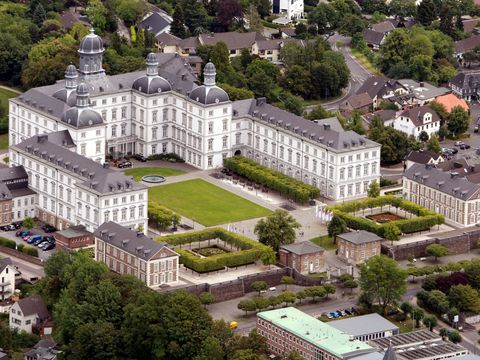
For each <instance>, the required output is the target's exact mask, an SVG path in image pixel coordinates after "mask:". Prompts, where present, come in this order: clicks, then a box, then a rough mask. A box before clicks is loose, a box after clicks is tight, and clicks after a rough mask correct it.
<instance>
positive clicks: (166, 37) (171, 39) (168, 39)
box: [155, 32, 182, 45]
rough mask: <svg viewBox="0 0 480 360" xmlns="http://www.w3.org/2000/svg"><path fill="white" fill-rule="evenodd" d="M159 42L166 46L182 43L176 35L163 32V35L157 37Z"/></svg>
mask: <svg viewBox="0 0 480 360" xmlns="http://www.w3.org/2000/svg"><path fill="white" fill-rule="evenodd" d="M155 38H156V39H157V41H158V42H159V43H160V44H164V45H178V44H180V42H181V41H182V39H180V38H179V37H176V36H175V35H172V34H169V33H167V32H162V33H161V34H158V35H157V36H155Z"/></svg>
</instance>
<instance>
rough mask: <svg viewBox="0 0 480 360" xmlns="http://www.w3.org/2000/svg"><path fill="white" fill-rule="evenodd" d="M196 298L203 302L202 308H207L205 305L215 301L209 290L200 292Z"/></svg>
mask: <svg viewBox="0 0 480 360" xmlns="http://www.w3.org/2000/svg"><path fill="white" fill-rule="evenodd" d="M198 298H199V299H200V302H201V303H202V304H203V307H204V309H206V308H207V305H211V304H213V303H214V302H215V296H214V295H213V294H212V293H211V292H202V293H201V294H200V295H199V296H198Z"/></svg>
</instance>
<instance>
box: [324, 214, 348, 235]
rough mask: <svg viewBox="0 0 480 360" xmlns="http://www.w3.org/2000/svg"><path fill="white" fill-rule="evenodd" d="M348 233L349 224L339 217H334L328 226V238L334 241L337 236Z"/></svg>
mask: <svg viewBox="0 0 480 360" xmlns="http://www.w3.org/2000/svg"><path fill="white" fill-rule="evenodd" d="M344 232H347V224H346V222H345V220H343V219H342V218H341V217H340V216H338V215H333V217H332V220H331V221H330V223H329V224H328V236H330V237H331V238H332V239H333V240H334V241H335V238H336V237H337V235H340V234H343V233H344Z"/></svg>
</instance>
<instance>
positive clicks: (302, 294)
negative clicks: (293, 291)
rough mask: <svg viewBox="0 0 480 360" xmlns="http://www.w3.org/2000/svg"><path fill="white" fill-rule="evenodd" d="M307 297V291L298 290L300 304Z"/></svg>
mask: <svg viewBox="0 0 480 360" xmlns="http://www.w3.org/2000/svg"><path fill="white" fill-rule="evenodd" d="M306 298H307V294H306V293H305V291H303V290H301V291H298V292H297V299H298V300H299V301H300V304H301V303H302V300H303V299H306Z"/></svg>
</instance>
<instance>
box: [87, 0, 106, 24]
mask: <svg viewBox="0 0 480 360" xmlns="http://www.w3.org/2000/svg"><path fill="white" fill-rule="evenodd" d="M85 11H86V13H87V17H88V20H89V21H90V22H91V23H93V25H94V26H95V28H96V29H97V31H98V32H103V31H104V30H105V27H106V25H107V12H108V10H107V8H106V7H105V6H104V5H103V3H102V2H101V1H100V0H88V2H87V8H86V9H85Z"/></svg>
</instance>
